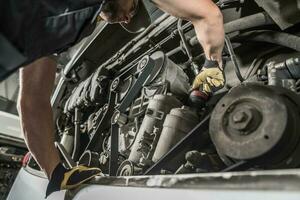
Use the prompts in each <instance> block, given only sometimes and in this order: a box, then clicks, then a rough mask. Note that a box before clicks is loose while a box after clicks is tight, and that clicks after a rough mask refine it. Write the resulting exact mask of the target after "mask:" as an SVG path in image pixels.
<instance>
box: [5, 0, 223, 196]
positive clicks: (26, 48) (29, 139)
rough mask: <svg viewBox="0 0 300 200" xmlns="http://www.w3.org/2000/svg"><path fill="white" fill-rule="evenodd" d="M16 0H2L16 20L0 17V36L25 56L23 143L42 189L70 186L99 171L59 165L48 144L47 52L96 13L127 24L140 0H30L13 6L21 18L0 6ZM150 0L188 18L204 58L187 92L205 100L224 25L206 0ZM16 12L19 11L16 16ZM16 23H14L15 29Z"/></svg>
mask: <svg viewBox="0 0 300 200" xmlns="http://www.w3.org/2000/svg"><path fill="white" fill-rule="evenodd" d="M7 2H8V3H7ZM21 2H22V1H21ZM21 2H19V1H16V0H8V1H2V3H1V4H2V5H0V8H1V13H2V14H0V17H1V19H2V20H3V19H5V20H9V18H8V17H7V16H11V17H14V18H13V20H15V21H16V22H20V23H15V24H13V26H14V27H13V28H14V29H13V30H15V31H14V32H9V30H10V29H11V27H12V26H8V27H4V26H3V23H1V24H2V25H0V39H1V37H2V39H3V38H6V42H7V41H8V43H9V45H8V46H10V47H11V46H13V47H15V48H16V49H17V50H18V51H19V52H21V56H20V62H22V58H23V57H24V55H25V57H26V59H25V61H24V59H23V63H24V62H27V64H26V65H23V66H24V67H23V68H22V69H21V70H20V96H19V101H18V110H19V113H20V119H21V125H22V130H23V132H24V136H25V140H26V143H27V146H28V148H29V150H30V152H31V153H32V155H33V156H34V158H35V159H36V161H37V162H38V164H39V166H40V167H41V168H42V169H43V170H44V171H45V173H46V175H47V177H48V178H49V180H50V181H49V185H48V188H47V192H46V196H48V195H49V194H51V193H52V192H54V191H58V190H63V189H72V188H75V187H77V186H78V185H80V184H81V183H83V182H86V181H88V180H90V179H92V178H93V177H95V176H96V175H99V174H100V173H101V170H100V169H97V168H88V167H84V166H77V167H74V168H73V169H65V168H64V167H63V165H62V163H61V159H60V156H59V152H58V150H57V149H56V148H55V146H54V141H55V138H54V125H53V124H54V123H53V113H52V108H51V104H50V97H51V93H52V90H53V87H54V79H55V74H56V62H55V60H54V59H52V58H51V56H49V55H51V54H53V53H54V52H59V51H62V50H65V48H66V47H69V46H70V45H72V44H74V42H75V41H78V38H80V35H81V34H82V33H83V32H85V27H86V26H87V24H88V25H89V22H90V21H93V19H94V18H95V16H96V17H97V16H98V14H99V15H100V17H101V18H102V20H105V21H107V22H109V23H115V22H123V23H125V24H126V23H127V24H130V21H131V19H132V17H134V14H135V10H136V8H138V4H139V3H140V4H141V3H142V2H139V0H106V1H105V0H104V1H101V0H97V1H95V0H94V1H93V0H81V1H78V2H80V3H78V2H77V1H71V2H72V5H69V4H71V3H70V2H68V5H67V7H63V6H61V4H63V3H62V2H64V1H59V0H58V1H56V0H51V1H49V0H43V1H40V2H41V3H36V2H35V3H33V6H32V7H31V8H30V9H29V10H25V11H24V10H21V11H20V10H18V11H17V12H24V15H26V17H27V19H26V20H27V21H25V22H24V15H23V16H22V14H20V13H17V14H19V15H14V16H12V15H13V14H16V13H12V12H11V9H7V7H5V8H6V9H2V8H4V7H3V4H4V6H10V8H12V7H13V5H18V4H23V6H24V5H25V4H24V3H25V2H26V3H28V2H27V1H23V2H22V3H21ZM74 2H75V3H74ZM95 2H96V3H95ZM152 2H153V3H154V4H156V6H157V7H158V8H160V9H162V10H164V11H165V12H167V13H169V14H171V15H174V16H176V17H178V18H182V19H185V20H188V21H191V22H192V23H193V25H194V27H195V30H196V34H197V38H198V40H199V42H200V44H201V45H202V47H203V49H204V53H205V56H206V62H205V64H204V66H203V68H202V70H201V72H200V74H199V75H198V76H196V78H195V81H194V84H193V86H192V88H193V89H194V91H193V92H192V96H194V97H197V98H200V99H203V100H207V99H208V98H209V96H210V95H211V94H212V93H213V92H214V91H215V90H217V89H219V88H221V87H222V86H224V81H225V80H224V75H223V70H222V50H223V46H224V29H223V17H222V13H221V11H220V10H219V8H218V7H217V6H216V5H215V4H214V3H213V1H212V0H185V1H183V0H153V1H152ZM5 3H6V4H5ZM37 4H38V6H37ZM73 4H78V5H73ZM27 7H28V5H27ZM25 8H26V6H25ZM66 8H68V9H66ZM69 8H72V9H73V10H75V11H76V12H74V11H73V10H72V9H69ZM74 8H75V9H74ZM79 8H81V9H79ZM5 10H6V11H5ZM68 10H70V12H68ZM2 11H3V12H2ZM71 11H72V12H71ZM77 11H78V12H77ZM7 12H9V13H7ZM37 13H38V14H37ZM74 13H75V14H74ZM5 14H7V15H5ZM61 14H63V15H61ZM76 14H78V15H76ZM19 16H21V17H20V18H16V17H19ZM49 16H50V17H49ZM5 17H6V18H5ZM66 17H67V18H66ZM41 19H42V20H41ZM45 19H46V20H48V21H45ZM51 20H56V21H51ZM21 22H22V23H21ZM43 23H44V24H43ZM45 23H46V25H47V26H45ZM6 25H7V24H5V26H6ZM16 28H19V29H18V30H16ZM24 30H25V31H24ZM46 30H47V31H46ZM83 30H84V31H83ZM26 31H27V32H26ZM10 33H11V34H10ZM12 33H13V34H12ZM3 36H4V37H3ZM20 38H21V39H20ZM11 44H13V45H11ZM0 46H1V45H0ZM13 50H15V49H13ZM2 52H3V51H2ZM0 53H1V48H0ZM0 60H1V59H0ZM16 60H17V59H16ZM0 63H1V62H0Z"/></svg>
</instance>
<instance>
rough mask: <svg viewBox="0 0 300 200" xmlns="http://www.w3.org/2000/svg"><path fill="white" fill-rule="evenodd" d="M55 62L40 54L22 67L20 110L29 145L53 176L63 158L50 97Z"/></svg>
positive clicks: (40, 163)
mask: <svg viewBox="0 0 300 200" xmlns="http://www.w3.org/2000/svg"><path fill="white" fill-rule="evenodd" d="M55 72H56V62H55V61H54V60H52V59H51V58H47V57H44V58H41V59H38V60H36V61H35V62H33V63H31V64H29V65H28V66H26V67H24V68H22V69H21V70H20V95H19V100H18V111H19V114H20V119H21V125H22V130H23V133H24V137H25V140H26V143H27V146H28V148H29V150H30V151H31V153H32V154H33V156H34V157H35V158H36V160H37V161H38V164H39V165H40V167H41V168H42V169H43V170H44V171H45V172H46V174H47V176H48V177H49V178H50V176H51V173H52V172H53V170H54V168H55V167H56V166H57V164H58V163H59V162H60V158H59V154H58V152H57V150H56V148H55V146H54V123H53V115H52V108H51V104H50V97H51V93H52V90H53V86H54V79H55Z"/></svg>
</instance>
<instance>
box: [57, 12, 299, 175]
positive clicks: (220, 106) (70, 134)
mask: <svg viewBox="0 0 300 200" xmlns="http://www.w3.org/2000/svg"><path fill="white" fill-rule="evenodd" d="M234 8H236V7H234ZM231 18H232V17H231ZM250 19H256V20H250ZM153 24H154V25H152V26H151V27H149V28H148V29H147V30H145V31H144V32H143V33H141V34H140V35H137V36H135V38H134V39H132V40H131V41H130V42H129V43H127V44H126V45H124V46H123V47H122V48H121V49H119V50H118V51H117V53H116V54H115V55H114V56H113V57H111V58H109V59H108V60H106V61H105V62H103V63H101V64H100V65H97V66H96V67H94V68H93V70H91V71H92V72H91V73H87V72H86V71H85V73H82V70H83V71H84V70H85V68H87V67H89V66H88V65H89V62H88V61H87V60H83V61H81V62H78V63H77V65H76V67H74V68H73V69H72V70H71V71H70V72H69V73H68V76H66V75H64V76H63V77H62V78H61V80H60V81H61V84H60V85H59V87H57V88H56V93H57V94H58V93H59V94H60V95H56V96H55V98H56V99H55V102H56V104H55V108H56V115H55V116H56V118H55V122H56V123H55V127H56V131H57V143H56V145H57V147H58V149H59V150H60V152H61V154H62V157H63V158H64V160H65V165H66V166H69V167H72V166H74V165H77V164H79V165H87V166H92V167H99V168H100V169H101V170H102V171H103V173H104V174H107V175H109V176H135V175H159V174H189V173H208V172H228V171H253V170H265V169H291V168H298V167H299V166H300V159H298V158H299V155H300V127H299V126H300V125H299V122H300V53H299V51H300V49H299V46H298V45H294V46H293V45H292V46H290V45H289V40H288V39H289V38H293V37H295V38H298V36H297V34H298V33H300V32H299V30H300V29H299V25H295V26H294V27H293V28H291V29H289V30H287V31H281V30H280V29H279V27H277V25H276V24H275V23H274V22H273V21H272V20H271V19H270V17H268V14H266V13H265V12H257V13H254V14H251V15H247V16H244V17H242V18H235V19H233V20H232V19H231V20H229V21H228V22H227V23H226V24H225V30H226V45H225V48H224V53H223V59H224V68H225V75H226V85H225V87H224V88H223V89H222V90H220V91H218V92H217V93H215V94H214V95H213V96H212V97H211V99H210V100H209V101H208V102H207V103H206V105H205V106H199V105H198V104H197V103H195V102H193V101H191V100H190V98H189V95H190V88H191V83H192V81H193V79H194V77H195V75H197V74H198V73H199V71H200V70H201V66H202V64H203V62H204V55H203V51H202V49H201V48H200V46H199V44H198V42H197V41H196V39H195V33H194V30H193V27H192V25H191V23H189V22H183V21H181V20H178V19H176V18H174V17H171V16H169V15H167V14H163V15H162V16H160V17H159V18H158V19H157V20H156V21H155V22H154V23H153ZM241 24H243V25H241ZM103 26H105V25H103ZM274 36H276V37H274ZM298 40H299V39H297V40H293V41H294V43H297V42H298ZM298 44H300V43H298ZM81 74H84V75H81ZM62 83H63V85H64V87H62Z"/></svg>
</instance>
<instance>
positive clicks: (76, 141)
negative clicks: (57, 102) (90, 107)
mask: <svg viewBox="0 0 300 200" xmlns="http://www.w3.org/2000/svg"><path fill="white" fill-rule="evenodd" d="M81 117H82V113H81V112H80V111H79V109H78V108H75V118H74V125H75V137H74V148H73V153H72V158H73V160H77V159H78V155H79V151H80V121H81Z"/></svg>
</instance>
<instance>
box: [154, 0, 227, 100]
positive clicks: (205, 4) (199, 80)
mask: <svg viewBox="0 0 300 200" xmlns="http://www.w3.org/2000/svg"><path fill="white" fill-rule="evenodd" d="M152 1H153V2H154V3H155V4H156V5H157V6H158V7H159V8H161V9H162V10H164V11H165V12H168V13H170V14H171V15H173V16H176V17H179V18H182V19H185V20H188V21H191V22H192V23H193V25H194V27H195V31H196V34H197V38H198V40H199V42H200V44H201V45H202V47H203V50H204V53H205V56H206V59H207V61H208V62H206V63H205V64H204V67H203V69H202V71H201V73H200V74H199V75H198V76H196V78H195V80H194V83H193V89H200V90H202V91H203V92H204V93H206V94H207V95H208V96H209V95H210V94H211V93H212V92H213V91H216V90H218V89H219V88H222V87H223V86H224V82H225V77H224V74H223V66H222V50H223V47H224V38H225V33H224V25H223V16H222V13H221V11H220V10H219V8H218V7H217V5H216V4H215V3H214V2H213V1H212V0H152Z"/></svg>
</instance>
